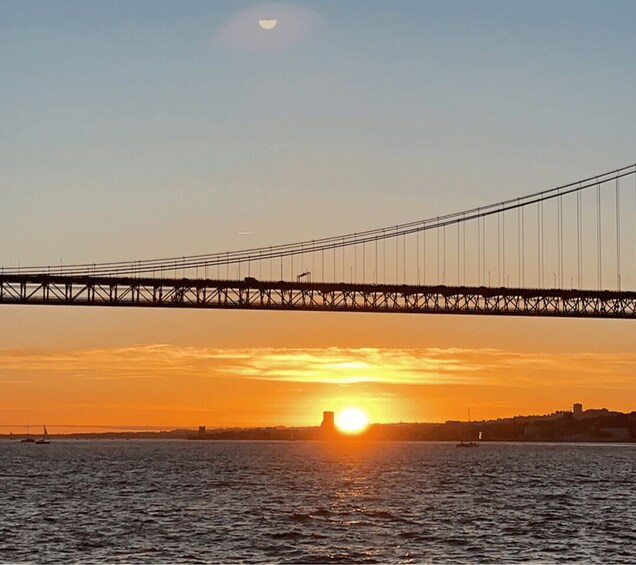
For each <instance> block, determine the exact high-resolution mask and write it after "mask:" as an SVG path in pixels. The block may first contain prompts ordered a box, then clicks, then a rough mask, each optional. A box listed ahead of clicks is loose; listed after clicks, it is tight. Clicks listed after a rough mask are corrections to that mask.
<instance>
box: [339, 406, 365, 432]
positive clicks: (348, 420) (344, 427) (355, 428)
mask: <svg viewBox="0 0 636 565" xmlns="http://www.w3.org/2000/svg"><path fill="white" fill-rule="evenodd" d="M368 425H369V418H367V415H366V414H365V413H364V412H363V411H362V410H360V408H345V409H344V410H343V411H342V412H340V414H338V416H336V427H337V428H338V429H339V430H340V431H341V432H342V433H345V434H359V433H361V432H363V431H364V430H365V429H366V428H367V426H368Z"/></svg>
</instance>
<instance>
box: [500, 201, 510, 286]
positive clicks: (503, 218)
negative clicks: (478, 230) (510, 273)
mask: <svg viewBox="0 0 636 565" xmlns="http://www.w3.org/2000/svg"><path fill="white" fill-rule="evenodd" d="M501 272H502V275H503V278H502V281H503V283H504V285H505V286H508V285H507V283H506V211H505V210H504V211H502V212H501Z"/></svg>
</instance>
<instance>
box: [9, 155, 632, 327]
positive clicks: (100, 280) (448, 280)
mask: <svg viewBox="0 0 636 565" xmlns="http://www.w3.org/2000/svg"><path fill="white" fill-rule="evenodd" d="M0 304H22V305H29V304H33V305H36V304H38V305H51V306H53V305H59V306H70V305H76V306H120V307H124V306H125V307H159V308H225V309H252V310H258V309H264V310H317V311H329V312H342V311H345V312H402V313H436V314H478V315H514V316H561V317H582V318H623V319H636V164H635V165H630V166H627V167H623V168H620V169H616V170H614V171H610V172H607V173H603V174H599V175H595V176H593V177H588V178H585V179H582V180H580V181H577V182H573V183H569V184H565V185H562V186H559V187H556V188H552V189H548V190H543V191H540V192H536V193H533V194H529V195H527V196H522V197H518V198H514V199H510V200H505V201H501V202H498V203H495V204H490V205H487V206H483V207H479V208H473V209H470V210H464V211H461V212H456V213H453V214H448V215H445V216H438V217H434V218H428V219H424V220H418V221H413V222H409V223H404V224H399V225H395V226H390V227H384V228H379V229H372V230H368V231H363V232H358V233H349V234H346V235H340V236H335V237H326V238H321V239H315V240H307V241H301V242H297V243H292V244H285V245H276V246H269V247H257V248H252V249H244V250H239V251H226V252H222V253H210V254H203V255H190V256H183V257H172V258H164V259H149V260H136V261H121V262H106V263H83V264H72V265H68V264H67V265H63V264H60V265H46V266H33V267H22V266H21V267H3V268H0Z"/></svg>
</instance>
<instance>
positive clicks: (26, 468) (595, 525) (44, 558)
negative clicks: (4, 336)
mask: <svg viewBox="0 0 636 565" xmlns="http://www.w3.org/2000/svg"><path fill="white" fill-rule="evenodd" d="M0 561H2V562H11V563H14V562H20V561H31V562H41V563H54V562H59V563H68V562H72V561H81V562H83V563H89V562H102V561H106V562H133V563H135V562H138V563H140V562H151V563H161V562H163V563H168V562H169V563H174V562H180V563H183V562H186V563H190V562H192V563H199V562H223V563H227V562H259V561H260V562H262V561H265V562H292V563H296V562H305V563H306V562H318V563H329V562H358V563H364V562H368V563H374V562H416V563H419V562H434V563H439V562H442V563H446V562H467V563H475V562H488V563H490V562H492V563H497V562H500V563H512V562H528V561H531V562H545V563H553V562H563V561H569V562H583V563H592V562H596V563H636V446H634V445H631V446H630V445H623V446H595V445H532V444H530V445H529V444H525V445H523V444H511V445H502V444H493V445H488V444H485V445H482V446H481V447H479V448H478V449H457V448H455V446H454V445H449V444H426V443H381V444H375V445H367V446H362V445H347V446H337V447H336V446H333V445H329V444H320V443H256V442H255V443H247V442H244V443H243V442H237V443H234V442H185V441H183V442H178V441H174V442H173V441H146V442H144V441H83V442H81V441H68V442H63V441H57V442H55V441H54V442H53V443H52V444H50V445H48V446H35V445H29V444H19V443H15V442H3V443H0Z"/></svg>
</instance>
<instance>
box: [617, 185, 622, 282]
mask: <svg viewBox="0 0 636 565" xmlns="http://www.w3.org/2000/svg"><path fill="white" fill-rule="evenodd" d="M616 289H617V290H621V192H620V186H619V179H616Z"/></svg>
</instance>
